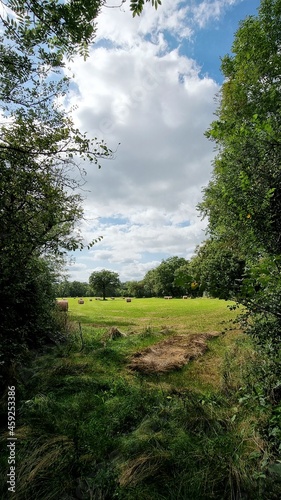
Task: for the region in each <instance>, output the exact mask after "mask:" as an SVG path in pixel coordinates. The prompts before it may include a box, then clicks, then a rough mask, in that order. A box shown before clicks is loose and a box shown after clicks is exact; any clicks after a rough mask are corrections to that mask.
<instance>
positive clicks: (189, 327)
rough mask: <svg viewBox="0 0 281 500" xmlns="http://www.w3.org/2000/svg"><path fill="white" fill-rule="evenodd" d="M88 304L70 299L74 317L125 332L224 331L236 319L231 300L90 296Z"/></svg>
mask: <svg viewBox="0 0 281 500" xmlns="http://www.w3.org/2000/svg"><path fill="white" fill-rule="evenodd" d="M84 300H85V302H84V304H78V300H77V299H73V298H70V299H68V301H69V313H70V316H71V317H72V318H73V319H74V320H76V321H77V320H78V321H81V323H82V324H89V323H90V324H92V326H94V327H107V326H112V325H115V326H117V327H118V328H120V329H121V330H122V328H123V330H124V331H129V330H135V331H136V332H139V331H140V330H141V329H143V328H156V329H161V328H163V327H165V326H166V327H167V328H171V329H172V330H174V331H176V332H178V333H186V332H194V333H197V332H201V333H204V332H209V331H213V330H215V331H221V330H222V329H223V326H222V322H223V321H228V320H231V319H233V318H235V316H236V313H235V311H229V309H228V308H227V305H230V303H228V302H226V301H221V300H218V299H206V298H200V299H188V300H183V299H173V300H165V299H159V298H153V299H132V302H126V301H125V300H124V299H122V298H116V299H115V300H111V299H108V300H106V301H102V300H95V299H92V301H90V299H89V298H85V299H84Z"/></svg>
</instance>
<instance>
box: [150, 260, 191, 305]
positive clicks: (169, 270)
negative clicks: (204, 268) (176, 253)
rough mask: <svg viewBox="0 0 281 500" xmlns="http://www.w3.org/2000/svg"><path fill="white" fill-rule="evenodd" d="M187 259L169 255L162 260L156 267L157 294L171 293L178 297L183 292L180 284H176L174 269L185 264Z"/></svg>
mask: <svg viewBox="0 0 281 500" xmlns="http://www.w3.org/2000/svg"><path fill="white" fill-rule="evenodd" d="M186 264H187V261H186V260H185V259H184V258H183V257H169V258H168V259H166V260H163V261H162V262H161V264H160V265H159V266H158V267H157V268H156V280H157V292H158V295H162V296H163V295H172V296H174V297H178V296H180V295H182V294H183V293H185V290H184V288H183V287H182V286H179V285H177V282H176V281H175V279H176V271H177V270H178V269H179V268H181V267H182V266H185V265H186Z"/></svg>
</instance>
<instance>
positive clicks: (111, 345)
mask: <svg viewBox="0 0 281 500" xmlns="http://www.w3.org/2000/svg"><path fill="white" fill-rule="evenodd" d="M68 300H69V315H68V318H69V319H68V320H67V323H66V324H67V328H68V332H69V333H68V341H67V342H66V343H64V344H61V345H58V346H57V347H55V348H54V347H52V348H49V349H48V351H46V352H45V353H43V355H41V356H36V357H35V358H34V360H33V362H32V365H31V366H30V367H29V368H27V369H26V371H25V372H24V370H23V377H24V378H25V381H26V382H25V385H24V386H22V387H21V386H20V384H19V386H18V393H19V400H21V403H19V407H18V411H19V415H20V418H19V421H18V426H17V435H18V442H17V443H18V445H17V464H18V467H17V492H18V493H17V494H18V496H17V498H18V499H19V500H21V499H23V500H25V499H27V498H32V500H53V499H54V500H55V499H57V498H61V499H63V500H69V499H76V498H79V499H85V500H87V499H94V500H112V499H115V498H117V499H119V500H164V499H167V500H209V499H211V498H212V499H217V500H230V499H233V500H234V499H235V500H239V499H242V498H245V499H246V498H247V499H249V500H250V499H253V500H266V499H271V498H273V497H270V496H266V490H265V488H262V487H261V485H260V484H259V483H258V482H257V480H256V479H255V477H258V474H259V473H260V472H259V471H260V467H261V466H260V464H261V463H262V460H263V454H264V453H265V452H264V450H263V448H262V442H261V440H260V438H258V437H257V435H256V431H255V426H256V420H257V417H254V418H253V415H252V411H253V410H252V408H251V412H249V411H248V410H247V409H246V410H245V409H244V408H243V406H242V405H240V403H239V401H240V399H241V392H240V390H241V383H242V375H243V371H244V370H245V367H247V366H248V361H249V360H250V358H251V353H252V351H251V345H250V342H249V340H248V339H247V338H245V336H244V335H243V334H242V333H241V332H240V331H238V330H237V329H235V327H233V328H232V329H230V323H229V321H232V320H233V319H235V317H236V315H237V312H236V311H231V310H229V308H228V307H227V305H231V304H229V303H226V302H225V301H219V300H213V299H207V298H202V299H201V298H200V299H188V300H183V299H173V300H165V299H132V302H129V303H128V302H126V301H125V300H123V299H121V298H116V299H115V300H111V299H108V300H106V301H100V300H95V299H92V300H91V301H90V299H89V298H85V299H84V300H85V302H84V304H78V300H77V299H68ZM59 314H61V315H62V319H64V318H65V315H64V313H59ZM232 326H233V325H232ZM111 327H116V328H118V329H119V330H120V331H121V332H122V333H124V336H121V337H120V338H117V339H116V340H113V339H112V338H110V336H108V332H109V330H110V328H111ZM223 331H225V333H223V334H222V335H220V336H218V337H217V338H214V339H213V340H210V341H209V342H208V347H209V349H208V351H207V352H206V353H205V354H204V355H202V356H201V357H199V358H198V359H195V360H194V361H192V362H190V363H188V364H187V365H186V366H185V367H183V368H181V369H179V370H175V371H171V372H169V373H163V374H162V373H155V374H148V375H147V374H141V373H137V372H133V371H132V370H130V368H129V362H130V359H131V357H132V355H133V354H135V353H136V352H138V351H140V350H142V349H144V348H146V347H147V346H154V345H156V344H157V343H159V342H161V341H163V339H169V338H171V337H173V336H174V335H177V334H190V335H191V334H196V333H208V332H223ZM20 392H21V394H20ZM3 491H4V490H3ZM0 493H2V491H0ZM2 494H4V493H2ZM0 496H1V495H0ZM3 498H5V497H3Z"/></svg>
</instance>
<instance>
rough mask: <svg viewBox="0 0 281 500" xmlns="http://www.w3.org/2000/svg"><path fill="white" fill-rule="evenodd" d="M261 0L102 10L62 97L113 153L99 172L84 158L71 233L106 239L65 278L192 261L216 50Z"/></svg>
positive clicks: (216, 78) (77, 256) (74, 258)
mask: <svg viewBox="0 0 281 500" xmlns="http://www.w3.org/2000/svg"><path fill="white" fill-rule="evenodd" d="M259 3H260V2H259V1H258V0H183V1H179V0H162V6H161V7H159V8H158V10H157V11H155V10H154V8H153V7H152V6H151V4H146V5H145V8H144V10H143V13H142V15H141V16H140V17H135V18H133V17H132V15H131V13H130V11H129V5H128V4H129V1H128V0H127V2H126V3H125V4H123V5H122V6H121V7H116V8H105V7H104V8H103V10H102V12H101V14H100V15H99V17H98V23H97V32H96V39H95V43H94V44H93V46H92V47H91V48H90V53H89V57H88V59H87V60H86V61H84V60H83V59H82V58H79V57H77V58H75V59H74V60H73V62H72V63H71V67H70V71H71V74H73V75H74V77H73V80H72V81H73V83H72V85H71V90H70V94H69V95H68V97H67V102H66V103H65V105H66V107H67V108H68V109H72V115H73V120H74V122H75V124H76V125H77V126H78V127H79V129H80V130H81V131H83V132H87V134H88V135H89V136H90V137H97V138H98V140H104V141H105V142H106V143H107V145H108V146H109V147H110V148H111V149H113V150H114V151H115V155H114V159H112V160H103V161H102V162H101V165H102V167H101V169H98V168H97V166H93V165H86V170H87V176H86V184H85V186H84V188H83V191H82V193H81V194H82V196H83V198H84V200H83V207H84V211H85V220H84V221H83V222H82V223H81V226H80V228H79V230H80V231H81V233H82V235H83V238H84V242H85V243H86V244H87V243H89V242H90V241H92V240H93V238H97V237H98V236H102V237H103V239H102V241H101V242H99V243H97V244H95V245H94V246H93V247H92V248H91V249H90V250H83V251H81V252H80V251H77V252H74V253H72V254H71V256H69V257H70V262H71V265H69V266H68V267H67V277H68V279H69V280H70V281H73V280H78V281H83V282H88V279H89V276H90V274H91V273H92V272H93V271H100V270H102V269H107V270H110V271H114V272H117V273H118V274H119V277H120V280H121V281H122V282H124V281H128V280H141V279H142V278H143V277H144V275H145V274H146V272H147V271H148V270H150V269H153V268H155V267H156V266H157V265H159V264H160V263H161V261H162V260H164V259H167V258H168V257H171V256H178V257H184V258H185V259H187V260H189V259H190V258H191V257H192V256H193V255H194V252H195V249H196V246H197V245H199V244H200V243H202V242H203V241H204V240H205V239H206V232H205V230H206V226H207V221H206V220H202V218H201V215H200V213H199V212H198V210H197V205H198V203H199V202H200V201H201V200H202V189H203V188H204V186H207V184H208V182H209V180H210V178H211V173H212V161H213V158H214V155H215V152H214V144H213V143H211V142H210V141H208V140H207V138H206V137H205V136H204V132H205V131H206V130H207V129H208V128H209V126H210V124H211V122H212V121H213V120H214V119H215V116H214V113H215V110H216V108H217V105H218V101H217V97H216V96H217V95H218V92H219V90H220V86H221V85H222V83H223V75H222V74H221V72H220V63H221V61H220V58H221V57H223V56H224V55H226V54H227V53H231V45H232V42H233V38H234V34H235V32H236V31H237V29H238V26H239V22H240V21H241V20H243V19H245V18H246V17H247V16H249V15H256V14H257V9H258V6H259ZM108 4H109V2H108ZM118 4H120V1H119V0H110V5H111V6H114V5H118ZM83 166H84V165H83Z"/></svg>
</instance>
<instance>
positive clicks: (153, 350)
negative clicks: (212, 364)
mask: <svg viewBox="0 0 281 500" xmlns="http://www.w3.org/2000/svg"><path fill="white" fill-rule="evenodd" d="M219 335H220V334H219V333H217V332H213V333H196V334H188V335H174V336H173V337H170V338H169V339H167V340H163V341H162V342H159V343H158V344H155V345H153V346H151V347H147V348H146V349H144V350H142V351H139V352H137V353H136V354H134V356H133V358H132V361H131V363H130V365H129V367H130V368H131V369H132V370H136V371H139V372H143V373H164V372H168V371H171V370H177V369H179V368H181V367H182V366H184V365H186V364H187V363H188V362H189V361H191V360H193V359H195V358H198V357H199V356H202V355H203V354H204V353H205V352H206V351H207V349H208V346H207V340H208V339H211V338H214V337H218V336H219Z"/></svg>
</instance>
